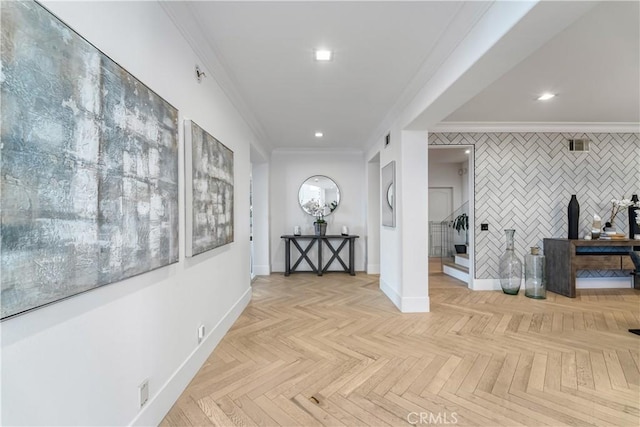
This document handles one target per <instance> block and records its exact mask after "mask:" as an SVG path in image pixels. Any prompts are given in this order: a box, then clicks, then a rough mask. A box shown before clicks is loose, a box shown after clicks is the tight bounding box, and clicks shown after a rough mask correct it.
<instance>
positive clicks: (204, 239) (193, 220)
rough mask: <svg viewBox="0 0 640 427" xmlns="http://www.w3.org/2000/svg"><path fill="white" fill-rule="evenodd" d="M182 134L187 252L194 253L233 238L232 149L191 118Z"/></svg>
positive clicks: (221, 244)
mask: <svg viewBox="0 0 640 427" xmlns="http://www.w3.org/2000/svg"><path fill="white" fill-rule="evenodd" d="M184 134H185V158H186V183H187V197H188V199H187V215H186V218H187V221H186V225H187V233H186V235H187V238H186V246H187V248H186V249H187V251H186V253H187V256H193V255H197V254H200V253H202V252H205V251H208V250H211V249H214V248H217V247H219V246H223V245H226V244H227V243H231V242H233V151H231V150H230V149H228V148H227V147H225V146H224V145H223V144H222V143H221V142H220V141H218V140H217V139H216V138H214V137H213V136H211V135H209V134H208V133H207V132H205V131H204V130H203V129H202V128H201V127H200V126H198V125H197V124H195V123H194V122H192V121H191V120H185V132H184ZM189 197H190V200H189Z"/></svg>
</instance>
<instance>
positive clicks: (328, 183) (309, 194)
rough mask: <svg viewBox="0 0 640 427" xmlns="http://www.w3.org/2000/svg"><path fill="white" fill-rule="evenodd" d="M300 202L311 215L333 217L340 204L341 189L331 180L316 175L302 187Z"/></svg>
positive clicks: (303, 208) (308, 179) (299, 192)
mask: <svg viewBox="0 0 640 427" xmlns="http://www.w3.org/2000/svg"><path fill="white" fill-rule="evenodd" d="M298 202H299V203H300V207H301V208H302V210H303V211H305V212H306V213H308V214H309V215H313V216H315V217H319V216H327V215H331V214H332V213H333V211H335V210H336V208H337V207H338V205H339V204H340V189H339V188H338V185H337V184H336V183H335V182H334V181H333V180H332V179H331V178H329V177H326V176H323V175H314V176H312V177H310V178H307V180H306V181H305V182H303V183H302V185H301V186H300V191H298Z"/></svg>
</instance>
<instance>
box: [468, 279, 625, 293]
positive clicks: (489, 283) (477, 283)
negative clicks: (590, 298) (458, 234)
mask: <svg viewBox="0 0 640 427" xmlns="http://www.w3.org/2000/svg"><path fill="white" fill-rule="evenodd" d="M523 288H524V281H523V282H522V286H521V287H520V289H523ZM627 288H633V279H632V277H631V276H629V277H578V278H577V279H576V289H627ZM471 289H472V290H474V291H500V290H502V287H501V286H500V279H474V280H473V287H472V288H471Z"/></svg>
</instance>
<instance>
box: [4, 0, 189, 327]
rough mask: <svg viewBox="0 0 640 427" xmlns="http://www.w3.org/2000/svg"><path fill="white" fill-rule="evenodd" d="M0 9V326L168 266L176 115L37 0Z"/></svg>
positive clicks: (174, 233)
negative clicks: (13, 319) (108, 285)
mask: <svg viewBox="0 0 640 427" xmlns="http://www.w3.org/2000/svg"><path fill="white" fill-rule="evenodd" d="M0 3H1V7H2V11H1V12H2V18H1V19H2V22H1V24H2V25H1V26H2V28H1V45H0V49H1V52H0V56H1V59H2V69H1V72H0V84H1V97H2V106H1V125H0V136H1V138H2V149H1V162H0V165H1V168H2V169H1V174H0V175H1V181H0V191H1V193H0V208H1V212H0V221H1V222H0V245H1V249H2V250H1V254H0V267H1V271H0V282H1V289H2V295H1V296H2V298H1V300H2V304H1V317H2V318H3V319H6V318H8V317H11V316H14V315H16V314H20V313H23V312H25V311H28V310H31V309H33V308H36V307H39V306H42V305H45V304H49V303H52V302H54V301H58V300H61V299H63V298H67V297H69V296H72V295H75V294H78V293H80V292H84V291H87V290H90V289H93V288H96V287H99V286H102V285H105V284H108V283H113V282H116V281H119V280H122V279H125V278H128V277H131V276H134V275H137V274H141V273H144V272H147V271H150V270H153V269H156V268H159V267H162V266H166V265H168V264H171V263H174V262H177V261H178V112H177V110H176V109H175V108H174V107H172V106H171V105H170V104H168V103H167V102H166V101H165V100H163V99H162V98H160V97H159V96H158V95H156V94H155V93H154V92H152V91H151V90H150V89H149V88H148V87H146V86H145V85H144V84H142V83H141V82H139V81H138V80H136V79H135V78H134V77H133V76H132V75H131V74H129V73H128V72H127V71H126V70H124V69H123V68H121V67H120V66H119V65H118V64H116V63H115V62H113V61H112V60H111V59H109V58H108V57H107V56H105V55H104V54H103V53H101V52H100V51H99V50H97V49H96V48H95V47H94V46H92V45H91V44H90V43H88V42H87V41H86V40H84V39H83V38H81V37H80V36H79V35H78V34H76V33H75V32H74V31H73V30H71V29H70V28H69V27H67V26H66V25H64V24H63V23H62V22H61V21H59V20H58V19H57V18H56V17H55V16H53V15H51V14H50V13H49V12H48V11H47V10H46V9H44V8H43V7H41V6H40V5H38V4H37V3H35V2H31V1H19V2H18V1H15V2H14V1H9V2H5V1H3V2H0Z"/></svg>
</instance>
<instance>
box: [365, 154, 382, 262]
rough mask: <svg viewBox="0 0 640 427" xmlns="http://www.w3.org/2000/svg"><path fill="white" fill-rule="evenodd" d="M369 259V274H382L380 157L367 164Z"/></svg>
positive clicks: (367, 260)
mask: <svg viewBox="0 0 640 427" xmlns="http://www.w3.org/2000/svg"><path fill="white" fill-rule="evenodd" d="M367 183H368V184H367V238H366V241H367V254H366V255H367V258H366V263H367V264H366V271H367V273H368V274H380V210H381V207H380V156H379V155H378V156H376V157H375V158H374V159H373V160H371V161H370V162H368V163H367Z"/></svg>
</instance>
